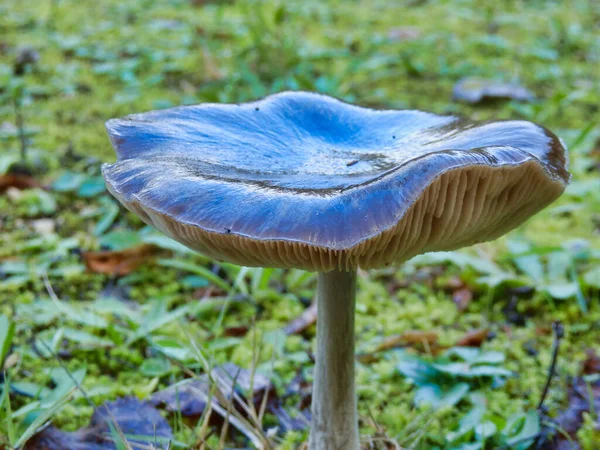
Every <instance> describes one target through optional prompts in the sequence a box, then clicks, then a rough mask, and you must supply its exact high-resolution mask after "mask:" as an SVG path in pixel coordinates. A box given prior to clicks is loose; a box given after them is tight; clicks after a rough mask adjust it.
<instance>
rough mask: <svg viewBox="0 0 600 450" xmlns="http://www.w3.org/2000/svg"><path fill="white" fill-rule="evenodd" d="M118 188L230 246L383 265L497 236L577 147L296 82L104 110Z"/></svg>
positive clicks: (547, 195)
mask: <svg viewBox="0 0 600 450" xmlns="http://www.w3.org/2000/svg"><path fill="white" fill-rule="evenodd" d="M106 127H107V130H108V133H109V136H110V140H111V142H112V144H113V146H114V148H115V149H116V151H117V155H118V160H117V162H116V163H114V164H111V165H104V166H103V173H104V177H105V178H106V183H107V186H108V189H109V190H110V192H111V193H112V194H113V195H114V196H115V197H116V198H117V199H118V200H119V201H120V202H121V203H122V204H123V205H125V206H126V207H127V208H128V209H129V210H131V211H133V212H134V213H136V214H138V215H139V216H140V217H141V218H142V219H143V220H144V221H145V222H147V223H148V224H151V225H154V226H155V227H156V228H158V229H159V230H161V231H162V232H164V233H165V234H167V235H169V236H171V237H172V238H174V239H175V240H177V241H179V242H181V243H183V244H185V245H187V246H188V247H190V248H192V249H194V250H197V251H199V252H201V253H204V254H206V255H209V256H211V257H214V258H216V259H219V260H224V261H229V262H232V263H235V264H240V265H245V266H262V267H288V268H292V267H294V268H300V269H306V270H317V271H329V270H333V269H341V270H347V269H350V268H355V267H357V266H360V267H363V268H370V267H380V266H384V265H387V264H390V263H393V262H399V261H405V260H407V259H409V258H411V257H412V256H414V255H417V254H419V253H423V252H428V251H436V250H450V249H455V248H458V247H463V246H467V245H471V244H474V243H476V242H482V241H487V240H491V239H494V238H496V237H498V236H500V235H502V234H504V233H506V232H507V231H509V230H511V229H512V228H514V227H516V226H518V225H519V224H520V223H522V222H523V221H524V220H526V219H527V218H528V217H530V216H531V215H533V214H535V213H536V212H537V211H539V210H541V209H543V208H544V207H545V206H546V205H548V204H549V203H551V202H552V201H554V200H555V199H556V198H557V197H558V196H559V195H560V194H561V193H562V192H563V190H564V188H565V185H566V184H567V183H568V181H569V178H570V175H569V173H568V172H567V167H566V165H567V162H566V150H565V148H564V146H563V145H562V143H561V142H560V140H559V139H558V138H557V137H556V136H555V135H553V134H552V133H551V132H549V131H548V130H546V129H544V128H542V127H540V126H538V125H535V124H533V123H530V122H525V121H498V122H481V123H478V122H470V121H467V120H464V119H459V118H456V117H452V116H438V115H434V114H429V113H426V112H421V111H377V110H372V109H367V108H361V107H357V106H353V105H349V104H347V103H344V102H341V101H339V100H336V99H333V98H330V97H326V96H323V95H318V94H311V93H304V92H288V93H281V94H276V95H272V96H270V97H267V98H265V99H263V100H260V101H257V102H252V103H245V104H239V105H233V104H202V105H197V106H183V107H178V108H172V109H167V110H162V111H153V112H148V113H143V114H135V115H131V116H128V117H125V118H123V119H113V120H110V121H108V122H107V124H106Z"/></svg>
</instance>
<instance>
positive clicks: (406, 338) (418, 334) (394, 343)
mask: <svg viewBox="0 0 600 450" xmlns="http://www.w3.org/2000/svg"><path fill="white" fill-rule="evenodd" d="M437 340H438V335H437V333H435V332H433V331H406V332H404V333H402V334H396V335H394V336H389V337H387V338H385V339H384V340H383V341H381V342H380V343H379V344H377V346H376V347H375V349H374V350H373V351H372V352H370V353H363V354H359V355H357V359H358V361H360V362H362V363H364V364H367V363H371V362H374V361H376V360H377V359H378V357H377V355H376V354H377V353H379V352H383V351H386V350H391V349H393V348H397V347H404V346H408V345H411V346H419V345H421V346H425V347H431V346H433V345H435V344H436V343H437Z"/></svg>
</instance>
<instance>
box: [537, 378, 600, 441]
mask: <svg viewBox="0 0 600 450" xmlns="http://www.w3.org/2000/svg"><path fill="white" fill-rule="evenodd" d="M590 409H592V411H595V412H596V414H595V415H594V418H595V428H596V430H600V415H598V414H597V411H600V380H596V381H594V382H586V381H585V380H584V379H583V378H581V377H578V378H575V379H574V380H573V384H572V385H571V387H570V388H569V394H568V405H567V408H566V409H565V410H564V411H562V412H561V413H560V414H559V415H558V416H557V417H556V420H555V423H556V426H555V428H556V429H558V430H561V433H556V434H555V436H554V441H553V442H552V444H549V445H550V446H549V447H544V448H547V449H548V450H559V449H561V450H562V449H567V448H575V449H577V448H580V447H573V446H569V444H570V442H569V439H567V437H566V436H564V435H563V434H562V433H566V434H568V435H569V436H570V438H571V439H572V440H576V434H577V432H578V431H579V429H580V428H581V426H582V425H583V415H584V413H590Z"/></svg>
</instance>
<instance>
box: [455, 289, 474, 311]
mask: <svg viewBox="0 0 600 450" xmlns="http://www.w3.org/2000/svg"><path fill="white" fill-rule="evenodd" d="M471 300H473V292H471V289H469V288H468V287H463V288H460V289H456V290H455V291H454V292H453V293H452V301H453V302H454V304H455V305H456V307H457V308H458V310H459V311H460V312H463V311H464V310H466V309H467V308H468V306H469V305H470V304H471Z"/></svg>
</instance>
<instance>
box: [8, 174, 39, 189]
mask: <svg viewBox="0 0 600 450" xmlns="http://www.w3.org/2000/svg"><path fill="white" fill-rule="evenodd" d="M40 187H42V185H41V184H40V183H39V182H38V181H37V180H36V179H35V178H33V177H31V176H29V175H23V174H16V173H13V174H11V173H7V174H4V175H0V193H3V192H6V190H7V189H9V188H15V189H19V190H20V191H22V190H24V189H33V188H40Z"/></svg>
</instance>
